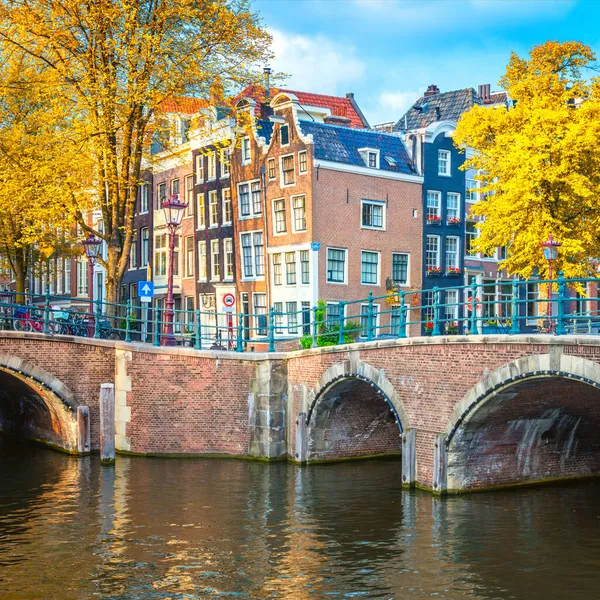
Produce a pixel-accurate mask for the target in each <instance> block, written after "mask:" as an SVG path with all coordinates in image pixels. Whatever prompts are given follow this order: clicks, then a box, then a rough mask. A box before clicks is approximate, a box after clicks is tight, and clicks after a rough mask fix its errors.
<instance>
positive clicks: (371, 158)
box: [368, 152, 377, 169]
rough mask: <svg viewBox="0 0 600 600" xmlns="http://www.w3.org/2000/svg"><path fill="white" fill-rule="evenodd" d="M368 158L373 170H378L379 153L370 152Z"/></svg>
mask: <svg viewBox="0 0 600 600" xmlns="http://www.w3.org/2000/svg"><path fill="white" fill-rule="evenodd" d="M368 156H369V167H371V168H372V169H376V168H377V152H369V153H368Z"/></svg>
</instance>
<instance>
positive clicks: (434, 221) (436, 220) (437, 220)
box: [427, 217, 442, 225]
mask: <svg viewBox="0 0 600 600" xmlns="http://www.w3.org/2000/svg"><path fill="white" fill-rule="evenodd" d="M441 223H442V217H427V225H441Z"/></svg>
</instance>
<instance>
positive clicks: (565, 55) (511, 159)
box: [455, 42, 600, 278]
mask: <svg viewBox="0 0 600 600" xmlns="http://www.w3.org/2000/svg"><path fill="white" fill-rule="evenodd" d="M593 60H594V54H593V53H592V51H591V50H590V48H589V47H587V46H585V45H583V44H581V43H579V42H567V43H558V42H546V43H545V44H542V45H540V46H536V47H535V48H533V50H532V51H531V53H530V57H529V58H528V59H522V58H520V57H518V56H517V55H516V54H514V53H513V55H512V56H511V59H510V62H509V64H508V66H507V69H506V73H505V75H504V77H503V78H502V80H501V82H500V83H501V85H502V86H503V88H504V89H505V90H506V91H507V92H508V94H509V96H510V98H511V100H512V101H513V106H511V107H510V108H509V109H504V108H495V109H490V108H486V107H484V106H475V107H474V108H473V109H472V110H470V111H469V112H467V113H465V114H464V115H463V117H462V119H461V120H460V121H459V123H458V127H457V129H456V133H455V144H456V145H457V146H458V147H459V148H462V149H463V150H466V149H467V148H471V149H472V150H473V156H472V157H471V158H468V159H467V160H466V161H465V165H464V168H465V169H468V168H472V169H476V170H479V171H480V174H479V175H478V176H477V179H478V180H479V181H480V186H481V189H480V191H481V192H483V199H482V200H481V201H480V202H479V203H478V204H476V205H475V206H474V208H473V213H474V214H475V215H478V216H480V217H483V218H484V220H483V222H482V223H481V224H480V226H479V227H480V237H479V238H478V239H477V240H476V242H475V245H476V248H477V250H479V251H480V252H484V253H489V252H491V251H493V250H494V249H495V248H496V247H501V246H506V247H507V257H506V260H504V261H503V263H502V266H503V267H504V268H506V269H507V270H508V271H509V272H510V273H514V274H518V275H521V276H523V277H525V278H527V277H529V276H531V274H532V273H533V272H534V270H535V269H537V272H538V273H539V274H540V275H541V276H546V275H547V271H548V265H547V262H546V260H544V257H543V253H542V249H541V247H540V244H541V243H542V242H543V241H545V240H546V239H547V238H548V236H549V235H550V234H552V235H553V236H554V238H555V239H557V240H558V241H559V242H560V243H561V244H562V248H561V252H560V254H559V259H558V261H557V263H556V267H557V268H558V269H560V270H563V271H564V274H565V276H566V277H579V276H592V275H594V274H595V273H594V271H593V268H592V266H591V264H590V258H592V257H598V256H600V228H599V226H600V211H599V210H598V198H599V197H600V82H599V81H598V80H597V79H592V80H591V81H588V80H586V79H585V78H584V77H583V76H582V72H581V71H582V69H584V68H586V67H588V66H589V65H590V63H592V61H593Z"/></svg>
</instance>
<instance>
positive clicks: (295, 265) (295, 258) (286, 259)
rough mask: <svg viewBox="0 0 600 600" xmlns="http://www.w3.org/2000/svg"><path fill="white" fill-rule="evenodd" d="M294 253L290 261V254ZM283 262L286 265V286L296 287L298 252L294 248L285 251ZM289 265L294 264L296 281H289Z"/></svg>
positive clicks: (296, 279)
mask: <svg viewBox="0 0 600 600" xmlns="http://www.w3.org/2000/svg"><path fill="white" fill-rule="evenodd" d="M290 254H292V255H293V257H294V260H293V261H290V262H288V256H289V255H290ZM283 264H284V265H285V269H284V271H285V286H286V287H296V286H297V285H298V257H297V252H295V251H294V250H292V251H291V252H284V253H283ZM288 265H294V272H293V274H294V282H293V283H289V281H288V275H289V273H288Z"/></svg>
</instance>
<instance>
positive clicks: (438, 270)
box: [427, 267, 442, 277]
mask: <svg viewBox="0 0 600 600" xmlns="http://www.w3.org/2000/svg"><path fill="white" fill-rule="evenodd" d="M441 274H442V269H441V268H440V267H428V268H427V276H428V277H432V276H433V275H441Z"/></svg>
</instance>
